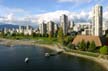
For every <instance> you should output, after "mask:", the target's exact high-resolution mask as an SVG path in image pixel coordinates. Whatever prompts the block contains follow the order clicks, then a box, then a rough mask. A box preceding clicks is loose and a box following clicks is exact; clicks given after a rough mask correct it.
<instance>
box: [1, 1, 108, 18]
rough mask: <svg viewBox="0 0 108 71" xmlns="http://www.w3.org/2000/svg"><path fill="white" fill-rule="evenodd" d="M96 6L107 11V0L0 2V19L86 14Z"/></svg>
mask: <svg viewBox="0 0 108 71" xmlns="http://www.w3.org/2000/svg"><path fill="white" fill-rule="evenodd" d="M96 4H100V5H102V6H103V10H104V11H107V10H108V1H107V0H0V17H7V18H8V19H10V20H13V17H14V18H24V17H27V16H30V17H31V16H33V15H35V16H36V15H41V14H42V15H44V14H48V13H52V12H53V13H54V12H56V11H57V13H58V11H66V12H67V11H69V12H75V13H80V12H81V11H84V13H86V12H90V11H91V8H92V7H93V6H95V5H96ZM33 17H34V16H33ZM2 20H3V19H2ZM14 20H15V19H14Z"/></svg>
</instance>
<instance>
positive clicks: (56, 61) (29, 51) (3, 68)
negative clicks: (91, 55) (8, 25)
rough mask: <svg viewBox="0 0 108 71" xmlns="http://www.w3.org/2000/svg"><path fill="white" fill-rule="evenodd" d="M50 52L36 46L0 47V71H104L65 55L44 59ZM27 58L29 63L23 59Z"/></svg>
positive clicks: (79, 59)
mask: <svg viewBox="0 0 108 71" xmlns="http://www.w3.org/2000/svg"><path fill="white" fill-rule="evenodd" d="M46 52H49V53H51V52H53V51H51V50H48V49H45V48H41V47H36V46H13V47H7V46H3V45H0V71H106V70H104V68H102V66H100V65H99V64H97V63H95V62H93V61H91V60H87V59H83V58H79V57H75V56H70V55H66V54H60V55H56V56H51V57H45V53H46ZM26 57H29V62H28V63H25V62H24V59H25V58H26Z"/></svg>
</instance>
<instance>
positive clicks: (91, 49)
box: [88, 41, 96, 52]
mask: <svg viewBox="0 0 108 71" xmlns="http://www.w3.org/2000/svg"><path fill="white" fill-rule="evenodd" d="M95 49H96V44H95V42H94V41H92V42H91V43H90V45H89V48H88V51H91V52H93V51H94V50H95Z"/></svg>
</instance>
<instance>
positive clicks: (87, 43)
mask: <svg viewBox="0 0 108 71" xmlns="http://www.w3.org/2000/svg"><path fill="white" fill-rule="evenodd" d="M89 45H90V42H89V41H87V42H86V50H88V48H89Z"/></svg>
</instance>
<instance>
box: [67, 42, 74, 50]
mask: <svg viewBox="0 0 108 71" xmlns="http://www.w3.org/2000/svg"><path fill="white" fill-rule="evenodd" d="M67 47H68V48H69V49H75V47H74V45H72V43H71V42H70V43H69V44H68V45H67Z"/></svg>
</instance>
